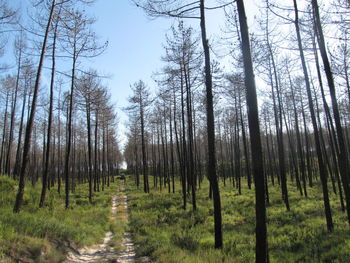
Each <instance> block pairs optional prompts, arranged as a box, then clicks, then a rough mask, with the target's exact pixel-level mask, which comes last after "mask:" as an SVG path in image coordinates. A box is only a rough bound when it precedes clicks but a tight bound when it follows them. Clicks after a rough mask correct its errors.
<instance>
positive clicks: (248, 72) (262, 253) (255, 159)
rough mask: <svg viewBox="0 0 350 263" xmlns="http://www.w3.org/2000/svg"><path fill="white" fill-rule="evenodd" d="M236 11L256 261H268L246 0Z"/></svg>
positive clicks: (255, 98) (262, 182) (260, 150)
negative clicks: (244, 94)
mask: <svg viewBox="0 0 350 263" xmlns="http://www.w3.org/2000/svg"><path fill="white" fill-rule="evenodd" d="M236 3H237V10H238V16H239V24H240V28H241V38H242V54H243V63H244V72H245V85H246V89H247V90H246V92H247V107H248V121H249V131H250V138H251V150H252V165H253V173H254V178H255V202H256V203H255V213H256V228H255V231H256V248H255V262H257V263H265V262H268V250H267V229H266V194H265V190H266V189H265V180H264V164H263V162H264V161H263V155H262V144H261V138H260V127H259V113H258V102H257V95H256V87H255V80H254V71H253V63H252V58H251V52H250V46H249V45H250V42H249V32H248V25H247V18H246V14H245V8H244V3H243V0H237V1H236Z"/></svg>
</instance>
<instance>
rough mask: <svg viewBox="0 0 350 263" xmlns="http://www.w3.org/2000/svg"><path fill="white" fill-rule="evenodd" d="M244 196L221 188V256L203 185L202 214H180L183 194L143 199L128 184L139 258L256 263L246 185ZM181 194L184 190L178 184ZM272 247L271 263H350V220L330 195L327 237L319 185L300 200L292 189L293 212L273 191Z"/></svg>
mask: <svg viewBox="0 0 350 263" xmlns="http://www.w3.org/2000/svg"><path fill="white" fill-rule="evenodd" d="M242 185H243V189H242V192H243V194H242V195H238V191H237V190H236V189H234V188H233V187H232V186H230V185H227V186H226V187H224V186H223V185H222V184H221V185H220V190H221V201H222V219H223V238H224V248H223V250H215V249H213V247H214V237H213V236H214V234H213V227H214V221H213V208H212V207H213V206H212V201H211V200H210V199H209V198H208V192H209V190H208V184H207V182H205V183H204V184H203V185H202V186H201V189H199V190H198V192H197V206H198V210H197V211H196V212H195V213H193V212H192V211H191V204H188V209H187V211H184V210H183V209H182V198H181V193H180V192H179V191H177V192H176V193H175V194H168V193H167V192H166V191H164V190H163V193H159V190H154V189H153V190H152V192H151V193H150V194H144V193H142V187H141V189H140V190H137V189H136V188H135V187H134V186H133V184H132V183H128V189H127V190H128V194H129V209H130V221H131V222H130V229H131V231H132V232H133V235H134V239H135V243H136V245H137V247H136V253H137V255H138V256H149V257H151V259H152V260H153V262H165V263H172V262H188V263H190V262H191V263H192V262H198V263H206V262H207V263H215V262H254V261H255V252H254V251H255V250H254V249H255V230H254V228H255V195H254V190H249V189H248V188H247V187H246V182H245V181H244V180H243V182H242ZM176 187H177V189H178V190H180V185H179V184H178V185H177V186H176ZM269 190H270V202H271V203H270V206H269V207H268V209H267V215H268V243H269V255H270V262H276V263H279V262H284V263H288V262H307V263H312V262H333V263H336V262H339V263H340V262H350V252H349V251H350V232H349V226H348V224H347V219H346V214H345V213H343V212H341V211H340V203H339V201H338V200H337V197H336V196H335V195H334V194H333V193H330V198H331V205H332V212H333V220H334V224H335V228H334V232H333V233H328V232H327V229H326V222H325V217H324V209H323V201H322V193H321V189H320V185H318V184H316V186H315V187H313V188H312V189H308V194H309V197H308V198H305V197H301V196H300V194H299V192H298V191H297V189H296V187H295V186H294V185H292V184H289V194H290V206H291V211H290V212H287V211H286V209H285V206H284V204H283V202H282V201H281V194H280V187H279V186H278V185H275V186H271V185H270V186H269Z"/></svg>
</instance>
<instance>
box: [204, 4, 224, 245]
mask: <svg viewBox="0 0 350 263" xmlns="http://www.w3.org/2000/svg"><path fill="white" fill-rule="evenodd" d="M200 18H201V19H200V27H201V33H202V44H203V50H204V60H205V86H206V99H207V101H206V102H207V103H206V104H207V105H206V106H207V107H206V108H207V136H208V178H209V181H210V185H211V188H212V191H213V203H214V229H215V248H222V222H221V221H222V219H221V200H220V190H219V183H218V179H217V174H216V158H215V126H214V125H215V122H214V109H213V108H214V107H213V91H212V89H213V87H212V76H211V68H210V66H211V65H210V51H209V44H208V39H207V33H206V26H205V6H204V0H200Z"/></svg>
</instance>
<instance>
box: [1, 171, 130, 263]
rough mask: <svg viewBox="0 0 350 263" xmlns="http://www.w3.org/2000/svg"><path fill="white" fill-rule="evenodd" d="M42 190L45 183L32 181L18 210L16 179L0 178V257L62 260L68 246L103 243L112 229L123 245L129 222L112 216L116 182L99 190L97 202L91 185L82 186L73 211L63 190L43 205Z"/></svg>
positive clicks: (73, 199)
mask: <svg viewBox="0 0 350 263" xmlns="http://www.w3.org/2000/svg"><path fill="white" fill-rule="evenodd" d="M117 183H119V182H117ZM40 189H41V187H40V184H37V185H36V186H32V185H30V184H28V185H27V186H26V189H25V196H24V204H23V207H22V210H21V212H20V213H19V214H14V213H13V212H12V209H13V204H14V201H15V196H16V193H17V182H16V181H14V180H12V179H10V178H9V177H5V176H1V177H0V261H1V259H3V260H5V258H6V260H7V261H5V262H8V261H10V262H11V261H14V262H16V261H17V260H21V259H22V260H24V259H25V260H26V262H36V263H40V262H50V263H54V262H61V261H62V260H64V258H65V255H66V253H67V251H69V250H70V248H69V247H71V248H75V249H76V248H79V247H81V246H88V245H92V244H96V243H101V242H102V240H103V238H104V235H105V233H106V232H107V231H109V230H111V231H112V232H114V233H116V234H115V236H114V240H113V241H114V245H115V246H116V247H118V245H119V243H120V241H121V236H122V233H123V228H124V225H123V224H122V223H121V222H119V221H115V222H110V220H109V217H110V211H111V210H110V209H111V196H112V194H116V193H117V186H116V183H113V184H112V185H111V186H110V187H109V188H106V189H105V191H101V192H98V193H95V195H94V197H93V203H92V204H90V203H89V201H88V185H87V184H83V185H78V186H77V188H76V191H75V192H74V193H72V194H71V205H70V208H69V209H65V207H64V194H63V193H62V194H61V195H59V194H58V193H57V191H56V189H52V190H51V191H50V192H49V193H48V195H47V202H46V207H44V208H42V209H39V208H38V204H39V200H40ZM62 189H64V186H63V188H62Z"/></svg>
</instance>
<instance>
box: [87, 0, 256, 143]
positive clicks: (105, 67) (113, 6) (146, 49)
mask: <svg viewBox="0 0 350 263" xmlns="http://www.w3.org/2000/svg"><path fill="white" fill-rule="evenodd" d="M245 2H246V5H247V7H246V8H247V13H248V16H249V13H251V11H252V9H254V7H253V6H254V5H253V0H248V1H245ZM87 12H88V13H90V14H91V15H93V16H94V17H95V18H96V19H97V21H96V24H95V26H94V28H95V30H96V32H97V34H98V36H99V37H100V40H101V42H102V43H103V42H105V41H108V43H109V46H108V48H107V50H106V52H105V53H104V54H103V55H101V56H100V57H98V58H95V59H94V60H93V65H91V66H92V67H93V68H96V69H97V70H98V71H99V73H100V74H103V75H108V76H109V78H106V79H104V81H103V82H104V83H105V84H106V85H107V86H108V87H109V88H110V92H111V95H112V100H113V101H114V102H115V103H116V105H117V108H118V114H119V119H120V123H119V135H120V139H121V142H122V144H125V142H126V137H125V131H126V129H127V127H126V126H127V116H126V114H125V113H124V111H123V110H122V109H123V108H124V107H125V106H127V99H128V97H129V96H131V89H130V85H132V84H133V83H135V82H137V81H138V80H140V79H142V80H143V81H144V82H146V84H147V85H148V87H149V88H150V89H151V90H154V89H155V83H154V81H153V79H152V74H153V73H155V72H156V71H158V70H160V69H161V68H162V66H163V64H162V62H161V57H162V55H163V54H164V48H163V45H164V43H165V35H166V33H168V32H169V28H170V27H171V25H172V24H173V23H175V20H174V19H169V18H168V19H167V18H157V19H150V18H149V17H147V16H146V14H145V13H144V11H143V10H141V9H140V8H137V7H136V6H135V5H134V4H133V3H132V2H131V1H130V0H98V1H97V2H96V3H95V4H94V6H93V7H91V8H88V9H87ZM248 19H250V20H251V19H252V18H251V17H250V18H248ZM187 22H188V23H191V25H192V26H193V27H194V28H195V29H196V30H198V29H199V20H194V21H188V20H187ZM223 22H224V19H223V15H222V13H221V12H218V11H210V13H209V12H207V29H208V37H209V39H215V38H218V35H219V34H220V33H221V28H222V27H223V26H224V23H223Z"/></svg>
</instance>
